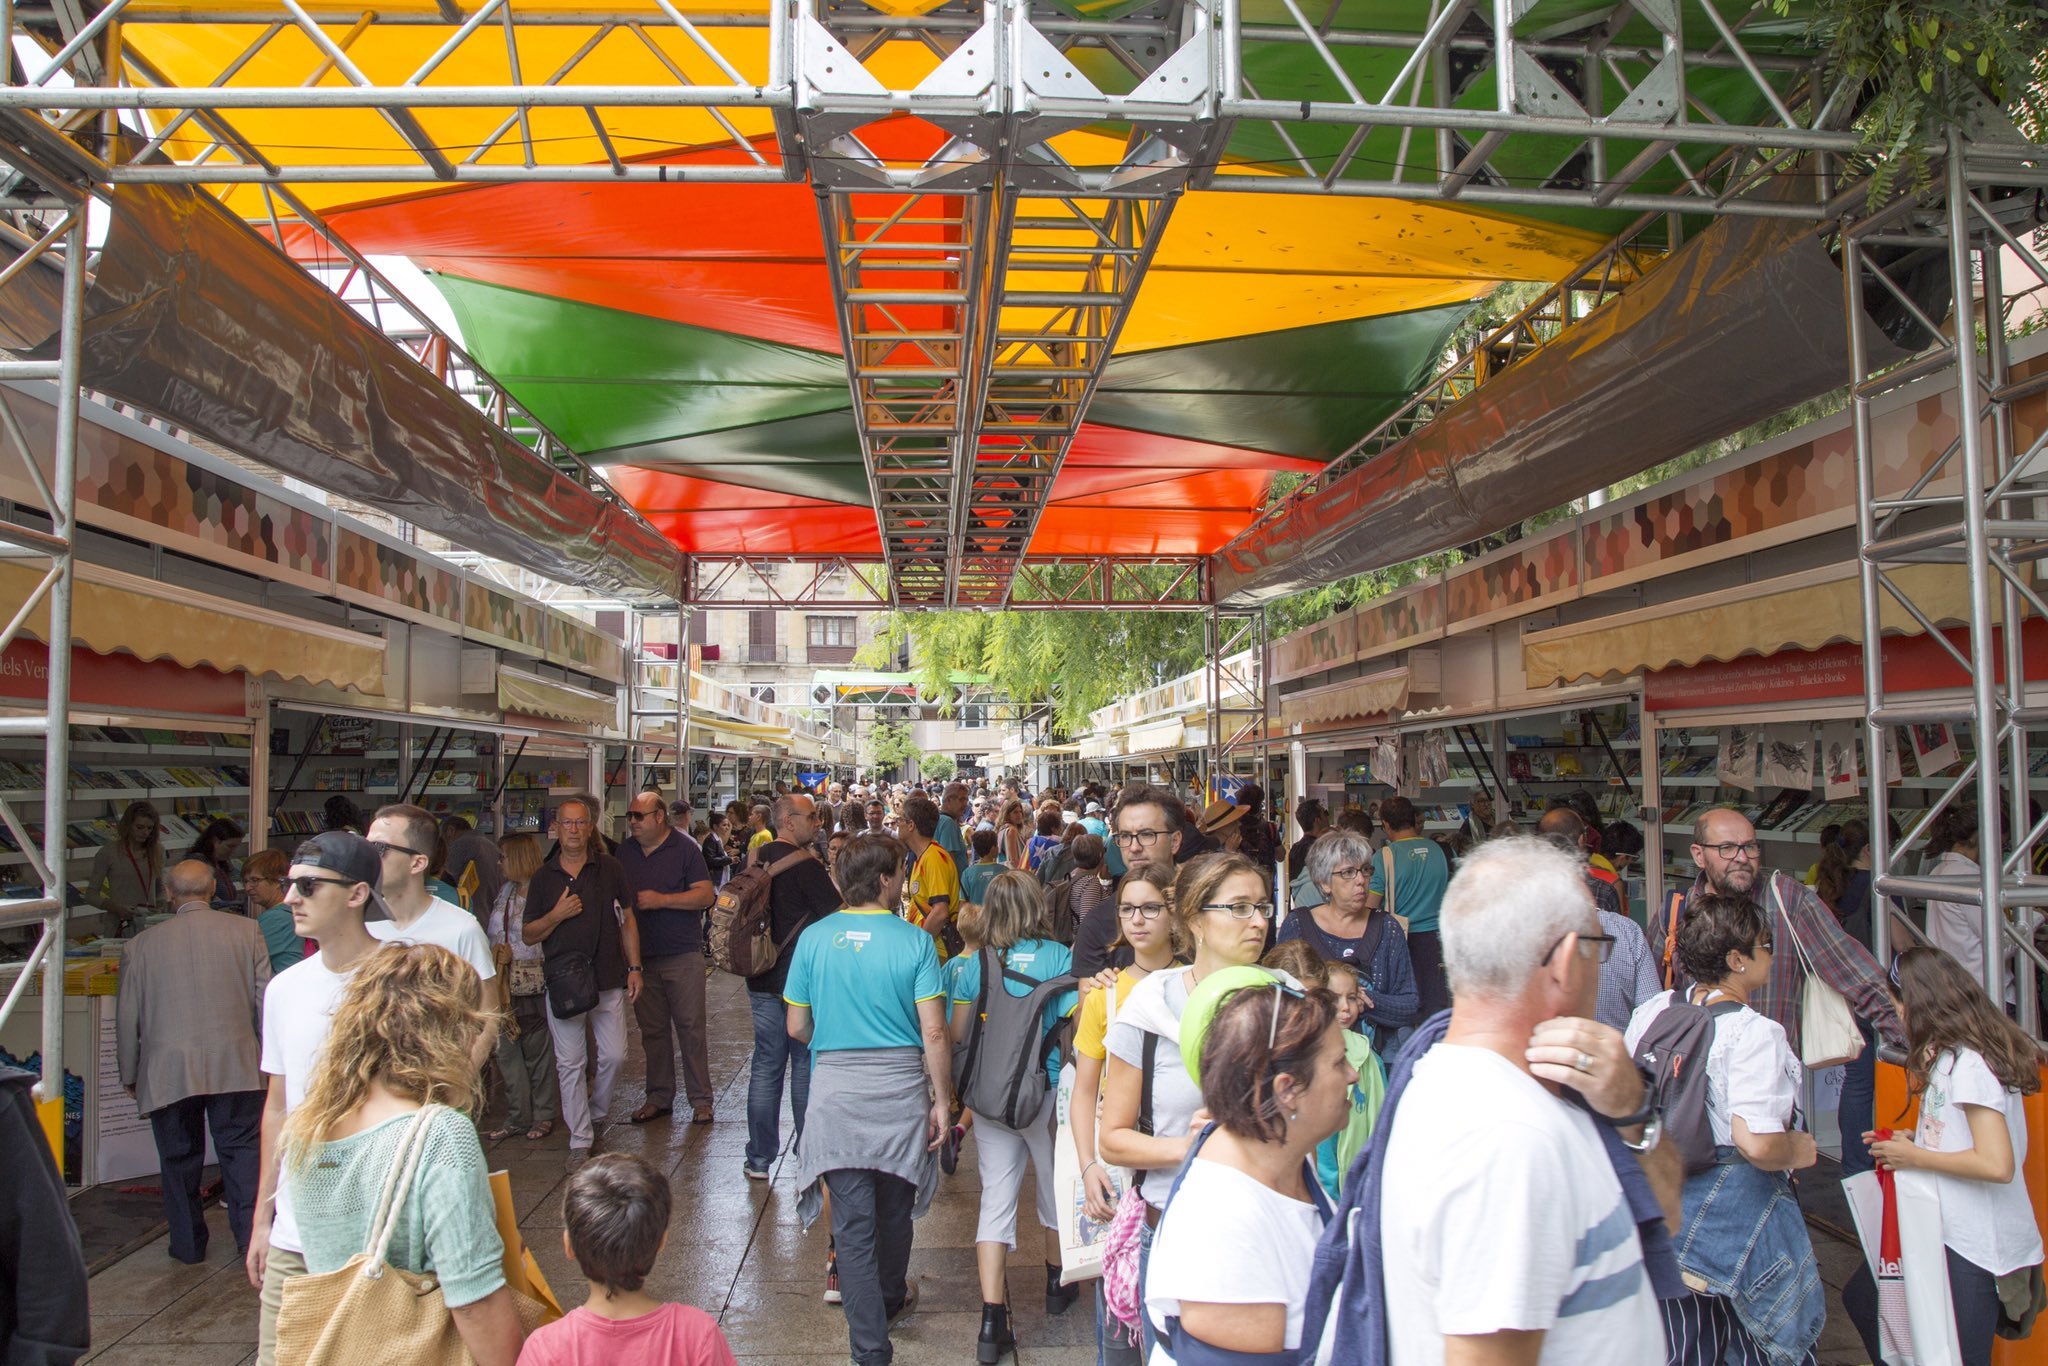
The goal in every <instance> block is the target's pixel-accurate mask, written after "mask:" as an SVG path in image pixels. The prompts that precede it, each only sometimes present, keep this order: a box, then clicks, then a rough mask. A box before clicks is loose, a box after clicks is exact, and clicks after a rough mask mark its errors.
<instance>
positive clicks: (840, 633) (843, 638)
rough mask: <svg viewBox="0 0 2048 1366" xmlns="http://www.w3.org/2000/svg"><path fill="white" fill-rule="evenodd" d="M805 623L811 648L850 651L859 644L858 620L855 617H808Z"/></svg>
mask: <svg viewBox="0 0 2048 1366" xmlns="http://www.w3.org/2000/svg"><path fill="white" fill-rule="evenodd" d="M806 623H807V624H806V630H808V631H809V633H810V636H809V642H810V644H811V646H812V647H813V648H815V647H817V646H820V645H827V646H835V647H845V648H849V649H850V648H852V647H853V646H855V645H858V644H860V639H859V628H860V619H859V618H857V617H810V618H807V619H806Z"/></svg>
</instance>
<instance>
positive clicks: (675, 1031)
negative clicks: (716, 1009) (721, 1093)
mask: <svg viewBox="0 0 2048 1366" xmlns="http://www.w3.org/2000/svg"><path fill="white" fill-rule="evenodd" d="M626 825H627V829H628V830H629V831H630V832H631V836H632V837H631V838H630V839H628V840H626V841H625V842H624V843H622V844H621V845H620V846H619V866H620V867H622V868H624V869H625V870H626V886H627V887H629V888H631V889H632V893H633V914H634V915H635V916H636V917H637V918H638V920H639V922H640V952H641V954H642V955H643V957H642V958H641V962H642V963H643V964H644V965H645V966H646V969H647V974H646V977H645V979H644V980H645V982H646V984H647V986H646V990H644V991H642V992H641V993H640V999H639V1000H638V1001H635V1002H634V1003H633V1014H634V1017H635V1018H636V1019H637V1020H638V1021H639V1024H640V1047H641V1048H642V1049H643V1050H644V1051H645V1053H646V1054H647V1101H646V1103H645V1104H643V1105H642V1106H641V1107H640V1108H639V1109H637V1110H635V1111H634V1112H633V1113H632V1114H631V1115H630V1116H628V1118H630V1119H631V1120H632V1121H633V1123H635V1124H645V1123H647V1121H648V1120H650V1119H659V1118H660V1117H661V1116H663V1115H666V1114H669V1113H670V1112H671V1111H673V1110H674V1109H675V1103H676V1048H677V1045H678V1044H680V1045H681V1047H682V1054H683V1090H684V1093H685V1094H686V1095H688V1097H689V1099H690V1123H692V1124H709V1123H710V1122H711V1059H710V1055H709V1053H708V1051H707V1049H706V1046H705V1045H706V1042H707V1039H706V1034H705V1027H704V912H705V911H707V910H709V909H710V908H711V903H712V901H713V900H714V899H716V897H717V895H718V894H717V892H716V890H714V889H713V887H712V885H711V868H710V866H709V865H708V864H706V863H705V862H704V851H703V850H702V849H700V848H699V847H698V846H697V841H695V840H693V839H691V838H690V837H689V835H688V834H686V833H685V832H683V831H681V830H678V829H676V828H675V827H674V826H672V825H670V824H669V821H668V804H667V803H666V802H664V801H663V800H662V799H661V794H660V793H659V792H642V793H640V794H638V795H637V796H635V797H634V798H633V800H632V801H631V802H629V803H627V805H626Z"/></svg>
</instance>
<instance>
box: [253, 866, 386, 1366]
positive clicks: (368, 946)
mask: <svg viewBox="0 0 2048 1366" xmlns="http://www.w3.org/2000/svg"><path fill="white" fill-rule="evenodd" d="M383 877H384V860H383V858H382V857H381V856H380V855H379V853H378V851H377V850H376V849H374V848H372V847H371V845H370V842H369V841H368V840H366V839H364V838H363V837H362V836H361V835H358V834H356V833H355V832H354V831H350V830H330V831H328V832H326V833H325V834H320V835H315V836H313V838H311V839H309V840H307V841H306V842H305V843H304V844H301V845H300V846H299V847H298V849H297V850H296V851H295V852H294V853H293V854H292V863H291V868H290V870H289V871H288V873H287V874H286V877H285V884H284V904H285V905H286V906H287V907H289V908H290V910H291V915H292V928H293V930H294V931H295V932H296V933H297V934H298V936H299V937H300V938H301V939H312V940H315V941H317V942H318V943H319V945H320V952H318V953H316V954H314V955H312V956H311V957H310V958H306V959H302V960H301V961H299V962H297V963H294V964H293V965H292V966H291V967H288V968H286V969H285V970H284V971H283V972H280V973H278V974H277V975H276V976H274V977H272V978H271V979H270V985H269V986H268V987H267V988H265V989H264V993H263V1052H262V1059H261V1062H260V1066H261V1068H262V1070H263V1073H264V1076H265V1077H266V1078H267V1087H268V1092H267V1094H266V1096H265V1098H264V1103H263V1138H262V1149H261V1155H260V1157H259V1159H258V1165H257V1174H256V1216H255V1222H254V1227H253V1228H252V1229H251V1231H250V1235H249V1252H248V1256H247V1259H246V1260H247V1266H248V1272H249V1283H250V1284H251V1285H253V1286H255V1287H256V1288H257V1290H259V1291H261V1292H262V1309H261V1313H260V1315H259V1318H258V1320H257V1322H258V1327H257V1336H256V1360H257V1361H258V1362H259V1363H261V1366H274V1363H275V1362H276V1360H277V1310H278V1306H279V1305H280V1304H281V1303H283V1300H284V1283H285V1281H286V1280H287V1279H289V1278H290V1277H293V1276H303V1275H305V1274H306V1258H305V1252H304V1245H303V1244H302V1243H301V1242H300V1240H299V1227H298V1223H297V1221H296V1220H295V1219H294V1218H293V1215H292V1207H291V1200H290V1197H289V1195H288V1194H287V1193H286V1192H285V1191H284V1190H282V1189H281V1188H280V1187H279V1185H278V1179H277V1177H278V1170H277V1158H278V1141H279V1138H280V1136H281V1135H282V1134H283V1132H284V1122H285V1118H286V1116H288V1115H289V1114H290V1113H291V1111H292V1109H293V1107H295V1106H296V1105H298V1104H299V1103H300V1102H301V1101H303V1100H304V1099H305V1098H306V1088H307V1087H308V1086H309V1085H310V1084H311V1082H312V1079H313V1068H314V1066H315V1064H317V1063H318V1062H319V1060H320V1052H321V1050H322V1049H323V1048H325V1047H326V1045H327V1035H328V1031H329V1030H330V1029H332V1027H333V1024H334V1008H335V1007H336V1006H337V1005H338V1004H340V1002H341V994H342V992H343V991H345V990H346V989H347V988H348V982H349V978H350V977H352V976H354V975H355V971H356V969H357V968H359V967H361V966H362V964H363V962H364V960H366V959H367V958H369V956H370V955H371V954H373V953H375V952H376V951H377V948H378V946H379V941H378V940H377V939H376V938H375V937H374V936H373V935H371V934H370V932H369V931H368V930H367V929H365V928H364V923H363V922H364V917H365V916H368V915H371V914H375V915H378V916H380V917H384V918H385V919H387V920H388V918H389V914H390V913H389V911H388V910H387V909H386V907H385V904H384V900H383V898H382V897H381V896H380V895H378V892H377V885H378V883H379V882H381V881H382V880H383Z"/></svg>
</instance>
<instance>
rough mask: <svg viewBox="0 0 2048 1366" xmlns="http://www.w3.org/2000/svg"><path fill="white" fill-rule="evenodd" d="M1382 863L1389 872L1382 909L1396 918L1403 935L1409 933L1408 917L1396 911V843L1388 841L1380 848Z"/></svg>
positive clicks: (1395, 920)
mask: <svg viewBox="0 0 2048 1366" xmlns="http://www.w3.org/2000/svg"><path fill="white" fill-rule="evenodd" d="M1380 863H1381V865H1382V866H1383V867H1384V868H1385V869H1386V872H1387V894H1386V896H1384V897H1382V898H1381V904H1380V909H1381V910H1383V911H1385V912H1386V913H1387V914H1388V915H1390V916H1393V917H1394V923H1395V924H1396V925H1399V926H1400V927H1401V933H1403V934H1406V933H1408V917H1407V916H1405V915H1402V914H1401V913H1400V912H1399V911H1397V910H1395V909H1394V842H1393V841H1392V840H1388V841H1387V842H1386V843H1385V844H1383V845H1381V846H1380Z"/></svg>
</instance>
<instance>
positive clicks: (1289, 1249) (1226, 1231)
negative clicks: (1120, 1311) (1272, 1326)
mask: <svg viewBox="0 0 2048 1366" xmlns="http://www.w3.org/2000/svg"><path fill="white" fill-rule="evenodd" d="M1203 1151H1204V1152H1206V1151H1207V1149H1206V1148H1205V1149H1204V1150H1203ZM1147 1184H1150V1183H1147ZM1165 1184H1166V1186H1167V1189H1168V1190H1171V1189H1172V1183H1171V1182H1166V1183H1165ZM1322 1234H1323V1214H1322V1211H1321V1210H1319V1209H1317V1208H1316V1207H1315V1206H1314V1205H1313V1204H1304V1203H1302V1202H1301V1201H1299V1200H1290V1199H1288V1198H1287V1197H1286V1196H1284V1195H1282V1194H1280V1192H1278V1191H1276V1190H1273V1189H1272V1188H1270V1187H1268V1186H1266V1185H1264V1184H1263V1183H1261V1182H1258V1181H1255V1180H1253V1179H1252V1178H1251V1177H1249V1176H1246V1175H1245V1174H1244V1173H1243V1172H1241V1171H1239V1170H1237V1169H1236V1168H1235V1167H1226V1166H1224V1165H1223V1164H1222V1163H1221V1162H1211V1161H1210V1160H1209V1159H1208V1158H1207V1157H1197V1158H1196V1159H1195V1160H1194V1162H1193V1163H1192V1164H1191V1165H1190V1166H1189V1167H1188V1174H1187V1175H1186V1176H1185V1177H1184V1178H1182V1180H1181V1183H1180V1195H1179V1197H1178V1198H1177V1199H1175V1200H1174V1202H1173V1208H1172V1209H1170V1210H1168V1211H1167V1212H1166V1217H1165V1218H1164V1219H1162V1220H1161V1221H1160V1223H1159V1231H1158V1234H1157V1236H1156V1237H1155V1238H1154V1240H1153V1243H1152V1258H1151V1261H1150V1262H1149V1263H1148V1264H1147V1266H1146V1271H1145V1313H1146V1314H1147V1315H1148V1316H1149V1317H1150V1318H1151V1320H1152V1330H1153V1331H1154V1332H1155V1333H1157V1334H1158V1335H1159V1341H1158V1343H1157V1344H1156V1345H1155V1346H1154V1347H1153V1349H1152V1358H1151V1362H1152V1366H1174V1362H1173V1355H1172V1353H1171V1352H1170V1351H1169V1350H1168V1348H1167V1345H1166V1321H1167V1320H1168V1319H1169V1318H1173V1317H1175V1316H1177V1315H1178V1314H1179V1313H1180V1306H1181V1301H1183V1300H1192V1301H1193V1302H1194V1303H1196V1304H1284V1305H1286V1306H1287V1340H1286V1343H1285V1344H1284V1345H1285V1347H1286V1349H1287V1350H1288V1351H1290V1352H1291V1351H1294V1350H1295V1349H1296V1348H1298V1347H1300V1346H1301V1314H1302V1308H1303V1306H1304V1305H1305V1304H1306V1302H1307V1300H1308V1276H1309V1269H1310V1264H1311V1263H1312V1262H1313V1261H1314V1260H1315V1255H1316V1239H1318V1238H1320V1237H1321V1236H1322ZM1219 1248H1228V1249H1229V1250H1230V1255H1229V1256H1218V1255H1217V1250H1218V1249H1219Z"/></svg>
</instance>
